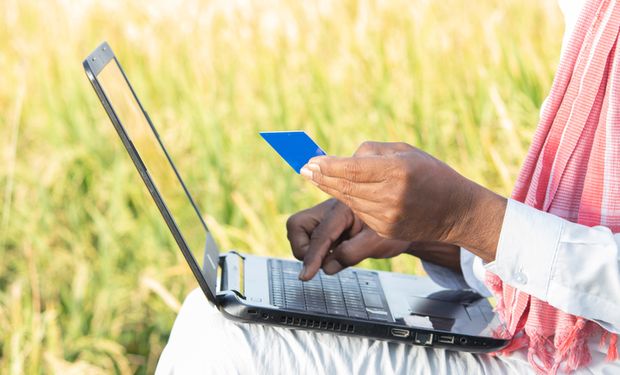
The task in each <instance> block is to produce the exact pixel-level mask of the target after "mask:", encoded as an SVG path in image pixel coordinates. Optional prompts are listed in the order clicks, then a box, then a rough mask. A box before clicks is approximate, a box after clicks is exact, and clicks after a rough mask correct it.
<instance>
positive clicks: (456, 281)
mask: <svg viewBox="0 0 620 375" xmlns="http://www.w3.org/2000/svg"><path fill="white" fill-rule="evenodd" d="M422 267H423V268H424V271H425V272H426V274H427V275H428V276H429V277H430V278H431V280H433V281H434V282H435V283H437V284H439V285H440V286H442V287H444V288H447V289H469V288H470V287H469V285H467V282H465V278H464V277H463V274H462V273H459V272H456V271H454V270H452V269H450V268H448V267H443V266H439V265H437V264H434V263H431V262H427V261H425V260H422Z"/></svg>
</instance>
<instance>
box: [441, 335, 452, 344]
mask: <svg viewBox="0 0 620 375" xmlns="http://www.w3.org/2000/svg"><path fill="white" fill-rule="evenodd" d="M437 342H440V343H442V344H454V336H449V335H443V336H439V337H437Z"/></svg>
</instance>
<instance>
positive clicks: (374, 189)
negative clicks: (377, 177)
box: [312, 173, 385, 202]
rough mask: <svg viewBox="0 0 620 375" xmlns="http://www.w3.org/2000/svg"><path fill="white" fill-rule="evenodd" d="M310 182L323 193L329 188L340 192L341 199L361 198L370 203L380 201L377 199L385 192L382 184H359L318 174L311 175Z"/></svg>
mask: <svg viewBox="0 0 620 375" xmlns="http://www.w3.org/2000/svg"><path fill="white" fill-rule="evenodd" d="M312 181H313V182H314V183H315V185H316V186H317V187H318V188H319V189H321V190H323V191H325V189H327V188H329V189H331V190H336V191H338V192H340V194H341V195H342V196H343V197H355V198H362V199H364V200H368V201H371V202H378V201H379V199H381V198H378V197H380V196H381V194H382V193H384V192H385V185H384V183H383V182H370V183H360V182H353V181H350V180H347V179H344V178H339V177H331V176H325V175H322V174H320V173H317V174H313V177H312Z"/></svg>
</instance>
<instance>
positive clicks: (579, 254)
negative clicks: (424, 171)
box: [423, 0, 620, 333]
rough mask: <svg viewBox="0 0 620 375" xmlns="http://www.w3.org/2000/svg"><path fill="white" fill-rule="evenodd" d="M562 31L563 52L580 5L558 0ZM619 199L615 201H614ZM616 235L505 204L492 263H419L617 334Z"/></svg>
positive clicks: (445, 278)
mask: <svg viewBox="0 0 620 375" xmlns="http://www.w3.org/2000/svg"><path fill="white" fill-rule="evenodd" d="M559 3H560V8H561V9H562V12H563V13H564V16H565V21H566V32H565V34H564V41H563V48H564V46H565V45H566V42H567V39H568V36H569V35H570V32H571V31H572V29H573V27H574V24H575V21H576V19H577V15H578V13H579V10H580V9H581V6H582V5H583V3H584V1H583V0H582V1H575V0H572V1H571V0H560V1H559ZM618 199H620V197H618ZM619 249H620V234H614V233H612V232H611V231H610V230H609V229H608V228H606V227H603V226H597V227H593V228H590V227H586V226H583V225H579V224H575V223H572V222H569V221H567V220H564V219H561V218H559V217H557V216H554V215H551V214H548V213H546V212H542V211H539V210H537V209H534V208H532V207H529V206H526V205H524V204H522V203H520V202H517V201H514V200H511V199H510V200H508V205H507V207H506V214H505V216H504V222H503V224H502V230H501V234H500V238H499V243H498V246H497V253H496V258H495V261H493V262H490V263H488V264H486V265H484V264H483V262H482V259H480V258H479V257H477V256H475V255H474V254H472V253H470V252H469V251H467V250H466V249H461V268H462V270H463V274H462V275H459V274H456V272H453V271H450V270H448V269H444V268H442V267H438V266H435V265H432V264H428V263H426V262H424V263H423V265H424V268H425V269H426V271H427V273H428V274H429V275H430V276H431V278H433V279H434V280H435V281H436V282H438V283H440V284H442V285H444V286H446V287H451V288H454V287H470V288H472V289H475V290H476V291H478V292H479V293H480V294H482V295H484V296H489V295H490V293H489V291H488V289H487V288H486V287H485V286H484V275H485V270H489V271H491V272H493V273H494V274H496V275H498V276H499V277H500V278H501V279H502V280H503V281H504V282H505V283H506V284H508V285H511V286H513V287H515V288H518V289H519V290H522V291H524V292H526V293H528V294H530V295H532V296H535V297H536V298H538V299H540V300H543V301H546V302H547V303H549V304H550V305H552V306H554V307H556V308H558V309H560V310H562V311H565V312H567V313H569V314H572V315H577V316H581V317H584V318H586V319H588V320H591V321H594V322H596V323H598V324H600V325H601V326H602V327H604V328H605V329H607V330H609V331H611V332H615V333H620V250H619Z"/></svg>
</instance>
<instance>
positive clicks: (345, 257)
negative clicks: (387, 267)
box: [323, 230, 408, 275]
mask: <svg viewBox="0 0 620 375" xmlns="http://www.w3.org/2000/svg"><path fill="white" fill-rule="evenodd" d="M403 244H405V247H406V246H407V245H408V243H407V242H403V241H396V240H386V239H383V238H381V237H378V236H377V234H376V233H374V232H373V231H371V230H365V231H363V232H361V233H360V234H359V235H357V236H355V237H353V238H351V239H350V240H348V241H344V242H342V243H341V244H340V245H338V247H336V249H334V251H333V253H331V254H329V255H328V256H327V257H326V258H325V261H324V262H323V271H324V272H325V273H326V274H328V275H333V274H334V273H336V272H340V271H341V270H343V269H345V268H347V267H351V266H354V265H356V264H358V263H360V262H361V261H363V260H364V259H368V258H387V257H391V256H393V255H394V254H395V253H398V252H400V251H401V249H403Z"/></svg>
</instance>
